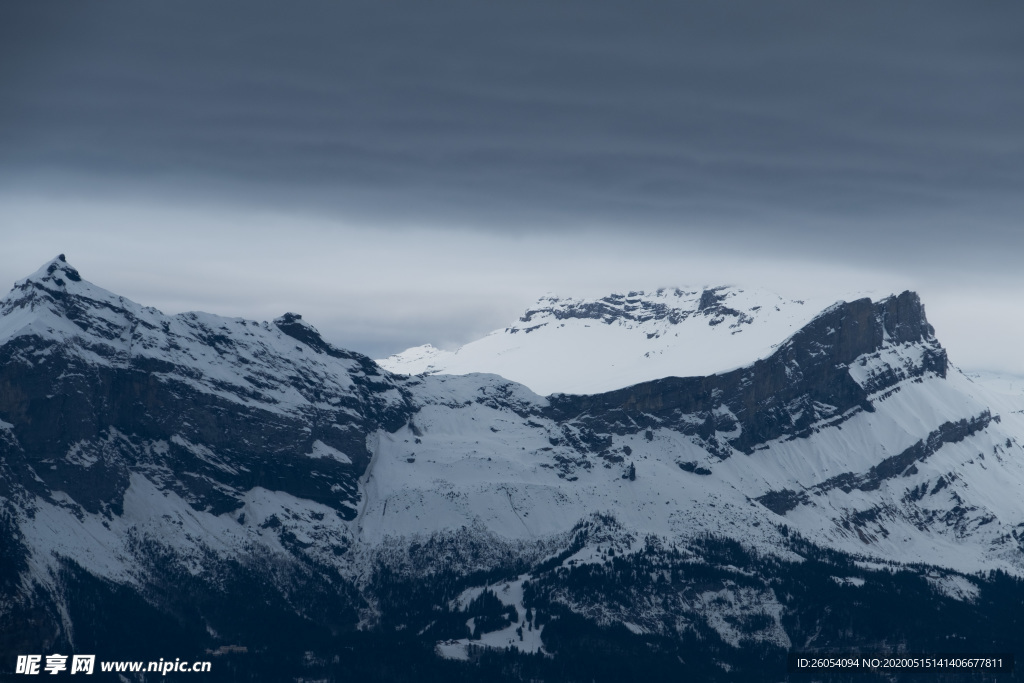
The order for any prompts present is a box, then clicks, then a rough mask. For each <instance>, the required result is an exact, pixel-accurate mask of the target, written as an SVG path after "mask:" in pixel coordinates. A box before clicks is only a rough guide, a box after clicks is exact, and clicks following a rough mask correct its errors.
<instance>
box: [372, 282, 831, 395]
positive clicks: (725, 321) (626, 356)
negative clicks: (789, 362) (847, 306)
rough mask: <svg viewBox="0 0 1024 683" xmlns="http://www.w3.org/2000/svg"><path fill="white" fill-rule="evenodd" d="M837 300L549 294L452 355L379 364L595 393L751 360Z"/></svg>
mask: <svg viewBox="0 0 1024 683" xmlns="http://www.w3.org/2000/svg"><path fill="white" fill-rule="evenodd" d="M830 303H832V302H831V301H824V300H821V301H813V300H790V299H784V298H782V297H781V296H779V295H777V294H773V293H771V292H768V291H765V290H755V289H737V288H734V287H715V288H710V289H686V290H684V289H678V288H677V289H659V290H657V291H655V292H630V293H629V294H625V295H623V294H612V295H610V296H607V297H604V298H603V299H594V300H588V299H572V298H566V299H560V298H557V297H554V296H548V297H543V298H541V299H540V300H539V301H538V302H537V303H536V305H534V306H533V307H532V308H530V309H529V310H528V311H526V313H524V314H523V316H522V317H520V318H519V320H517V321H516V322H514V323H513V324H512V325H510V326H508V327H506V328H504V329H500V330H495V331H494V332H492V333H490V334H489V335H487V336H486V337H484V338H483V339H478V340H476V341H473V342H470V343H468V344H466V345H465V346H462V347H461V348H459V349H458V350H456V351H454V352H450V351H443V350H441V349H436V348H434V347H433V346H431V345H429V344H427V345H424V346H417V347H413V348H411V349H407V350H406V351H403V352H402V353H399V354H396V355H393V356H390V357H389V358H385V359H381V360H378V361H377V362H378V363H379V364H380V365H381V366H382V367H384V368H386V369H387V370H390V371H391V372H398V373H403V374H410V375H418V374H421V373H431V374H438V373H442V374H452V375H461V374H467V373H471V372H486V373H493V374H496V375H501V376H502V377H505V378H507V379H511V380H513V381H515V382H519V383H521V384H525V385H526V386H528V387H530V388H531V389H532V390H533V391H535V392H537V393H538V394H542V395H548V394H552V393H556V392H561V393H571V394H594V393H600V392H603V391H611V390H613V389H619V388H621V387H625V386H629V385H632V384H637V383H639V382H645V381H649V380H653V379H659V378H661V377H672V376H675V377H691V376H703V375H711V374H715V373H717V372H722V371H724V370H731V369H733V368H736V367H740V366H742V365H747V364H749V363H752V362H753V361H755V360H757V359H758V358H762V357H764V356H766V355H768V354H770V353H771V352H772V349H773V348H775V346H776V345H778V344H779V342H782V341H783V340H784V339H786V338H787V337H789V335H791V334H792V333H793V332H796V331H797V330H798V329H800V328H801V327H803V325H805V324H806V323H807V322H808V321H810V320H811V319H812V318H813V317H814V316H815V315H817V314H818V313H819V312H820V311H821V310H822V309H823V308H824V307H825V306H826V305H827V304H830Z"/></svg>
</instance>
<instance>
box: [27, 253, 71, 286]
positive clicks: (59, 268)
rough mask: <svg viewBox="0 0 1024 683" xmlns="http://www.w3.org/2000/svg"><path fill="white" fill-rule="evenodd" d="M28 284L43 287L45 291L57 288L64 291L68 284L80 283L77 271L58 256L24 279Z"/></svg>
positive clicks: (62, 255) (64, 258)
mask: <svg viewBox="0 0 1024 683" xmlns="http://www.w3.org/2000/svg"><path fill="white" fill-rule="evenodd" d="M26 280H27V281H28V282H33V283H37V284H40V285H43V286H44V287H46V288H47V289H50V288H52V287H57V288H60V289H66V288H67V283H68V282H82V276H81V275H80V274H79V273H78V270H77V269H76V268H75V267H74V266H72V265H71V264H70V263H68V260H67V258H66V257H65V256H64V254H58V255H57V256H56V257H55V258H52V259H50V260H49V261H47V262H46V263H44V264H43V265H42V267H40V268H39V270H37V271H36V272H34V273H32V274H31V275H29V276H28V278H26Z"/></svg>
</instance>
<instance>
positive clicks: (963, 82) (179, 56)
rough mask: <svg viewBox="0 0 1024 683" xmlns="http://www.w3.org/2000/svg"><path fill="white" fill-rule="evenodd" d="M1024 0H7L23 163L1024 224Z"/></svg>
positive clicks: (953, 232) (485, 216) (780, 234)
mask: <svg viewBox="0 0 1024 683" xmlns="http://www.w3.org/2000/svg"><path fill="white" fill-rule="evenodd" d="M1022 20H1024V5H1020V4H1019V3H1013V4H1011V3H961V4H959V5H953V4H946V3H942V2H906V3H881V2H858V3H820V2H801V3H791V2H770V3H763V2H714V3H712V2H697V3H625V2H622V3H606V2H585V3H584V2H579V3H572V2H543V3H540V2H515V3H504V4H500V5H499V4H497V3H489V2H487V3H468V2H467V3H452V2H445V3H412V2H397V3H396V2H366V3H360V2H346V3H335V2H319V1H306V2H300V3H266V2H244V3H240V2H239V3H227V2H217V3H207V2H198V1H179V2H145V3H140V2H104V3H79V2H67V3H60V2H47V3H28V2H14V3H5V5H4V7H3V8H2V9H0V79H2V80H0V88H2V95H3V97H2V100H0V102H2V104H0V149H2V150H3V151H2V154H0V174H2V177H0V180H2V182H3V183H5V184H7V185H9V186H12V187H14V186H17V187H21V186H31V185H33V184H44V183H54V182H56V180H55V178H63V179H64V182H66V183H68V184H70V185H75V184H79V183H87V182H88V183H94V184H95V186H96V187H101V186H102V187H120V186H125V184H128V185H127V186H128V187H134V188H137V189H138V190H139V191H143V190H150V191H158V192H159V191H164V190H167V189H168V188H171V189H173V190H175V191H177V190H188V191H192V192H203V191H208V192H211V193H220V194H222V195H224V196H231V197H233V198H234V200H237V201H247V202H261V201H266V202H270V203H279V204H288V203H295V204H303V205H306V206H313V207H320V208H322V209H324V210H327V211H339V210H341V211H343V212H345V213H346V214H347V215H348V216H350V217H353V216H354V217H362V218H365V219H372V220H376V221H381V222H384V223H387V222H389V221H395V222H403V221H405V222H407V221H411V220H418V221H423V222H427V223H438V224H444V223H454V224H460V225H470V226H477V227H478V228H479V229H510V227H515V228H518V229H529V228H531V226H532V227H534V228H536V227H543V228H544V229H553V228H561V229H567V230H568V229H572V228H573V227H574V226H594V225H598V226H602V225H604V226H607V225H612V226H615V225H624V226H628V227H629V229H637V228H647V229H651V230H658V229H660V230H671V231H673V232H675V233H679V232H683V233H685V232H687V231H691V232H698V231H699V229H700V228H704V229H706V228H714V229H717V230H719V231H726V232H730V233H734V234H744V235H746V236H748V237H751V238H753V239H755V240H756V239H761V240H762V241H763V242H765V243H767V242H769V241H775V242H780V241H781V242H784V243H788V242H791V241H792V239H793V238H799V239H800V240H801V242H800V246H801V247H809V248H815V247H817V248H831V247H832V246H833V245H834V244H836V242H837V241H840V242H851V241H856V240H851V234H853V233H856V235H858V236H861V237H884V238H885V239H886V243H887V244H890V245H892V244H899V245H903V244H910V243H913V242H920V241H922V239H924V240H925V241H926V242H927V243H931V244H933V245H937V246H940V247H941V246H942V245H947V246H948V245H953V246H954V247H955V246H957V245H961V244H968V243H969V244H977V243H979V242H984V241H985V239H988V240H992V241H999V240H1002V241H1004V242H1005V241H1007V240H1009V241H1010V243H1011V244H1013V245H1015V246H1018V247H1019V246H1024V245H1022V242H1021V238H1020V236H1019V233H1020V231H1019V229H1018V225H1019V220H1018V218H1019V216H1020V215H1021V209H1022V208H1024V206H1022V205H1024V195H1022V193H1021V192H1020V189H1021V188H1022V187H1024V161H1022V159H1024V116H1021V112H1022V111H1024V87H1021V85H1022V83H1024V41H1022V40H1020V32H1019V31H1020V26H1021V25H1022V23H1024V22H1022ZM965 234H966V235H967V237H966V238H964V237H963V236H964V235H965ZM965 240H966V241H965Z"/></svg>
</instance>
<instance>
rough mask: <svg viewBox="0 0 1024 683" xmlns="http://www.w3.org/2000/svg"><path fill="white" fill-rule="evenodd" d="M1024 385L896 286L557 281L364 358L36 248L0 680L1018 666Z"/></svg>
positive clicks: (294, 323)
mask: <svg viewBox="0 0 1024 683" xmlns="http://www.w3.org/2000/svg"><path fill="white" fill-rule="evenodd" d="M1022 384H1024V383H1015V382H1014V381H1013V379H1012V378H1005V377H999V376H990V375H984V376H983V375H973V376H969V375H967V374H964V373H963V372H961V371H960V370H958V369H957V368H956V366H955V365H953V364H952V363H951V362H950V359H948V358H947V355H946V351H945V349H944V348H943V347H942V345H941V344H940V343H939V340H938V339H936V337H935V335H934V331H933V329H932V327H931V326H930V325H929V324H928V322H927V319H926V317H925V311H924V306H923V304H922V303H921V301H920V300H919V298H918V296H917V295H916V294H914V293H912V292H903V293H901V294H897V295H892V296H885V297H879V298H876V299H874V300H872V299H871V298H861V299H856V300H853V301H842V302H820V301H819V302H815V301H812V300H802V301H792V300H784V299H782V298H780V297H778V296H777V295H774V294H770V293H767V292H761V291H754V290H740V289H735V288H729V287H711V288H697V289H667V290H658V291H657V292H653V293H643V292H632V293H629V294H624V295H610V296H607V297H605V298H603V299H595V300H579V299H559V298H557V297H545V298H544V299H542V300H541V301H540V302H538V304H537V305H536V306H534V307H532V308H531V309H530V310H528V311H527V312H526V313H524V315H523V316H522V317H521V318H520V319H519V320H518V321H517V322H516V323H515V324H513V325H510V326H509V327H507V328H505V329H502V330H498V331H496V332H495V333H493V334H491V335H488V336H487V337H485V338H483V339H481V340H478V341H475V342H472V343H470V344H467V345H465V346H463V347H462V348H461V349H459V350H458V351H456V352H445V351H440V350H437V349H433V348H432V347H430V346H422V347H416V348H414V349H409V350H408V351H405V352H403V353H401V354H398V355H396V356H392V357H390V358H388V359H384V360H381V361H376V362H375V361H373V360H372V359H370V358H368V357H366V356H363V355H361V354H359V353H357V352H354V351H349V350H344V349H339V348H337V347H335V346H333V345H331V344H330V343H328V342H327V341H325V340H324V339H323V338H322V337H321V336H320V335H319V333H318V332H317V331H316V329H315V328H314V327H312V326H311V325H309V324H308V323H307V322H306V321H305V320H303V319H302V317H301V316H300V315H297V314H294V313H287V314H284V315H282V316H281V317H280V318H277V319H276V320H274V321H271V322H257V321H250V320H243V319H240V318H225V317H220V316H216V315H210V314H206V313H184V314H179V315H165V314H163V313H161V312H160V311H158V310H156V309H153V308H148V307H145V306H141V305H139V304H136V303H134V302H132V301H129V300H127V299H125V298H123V297H121V296H118V295H116V294H114V293H111V292H109V291H106V290H104V289H102V288H100V287H98V286H96V285H93V284H90V283H89V282H87V281H86V280H84V279H83V278H82V277H81V275H80V274H79V273H78V271H77V270H76V269H75V268H73V267H72V266H71V265H70V264H69V263H68V262H67V261H66V259H65V258H64V257H63V256H60V257H58V258H56V259H54V260H53V261H51V262H49V263H47V264H45V265H44V266H43V267H42V268H40V270H38V271H37V272H36V273H34V274H33V275H31V276H29V277H28V278H26V279H24V280H21V281H19V282H17V283H16V284H15V286H14V288H13V289H12V290H11V292H10V293H9V294H8V295H7V296H6V297H5V298H4V299H3V300H0V505H2V510H0V668H2V669H3V673H4V674H5V675H7V674H10V673H11V672H12V671H13V667H14V660H15V656H16V655H18V654H27V653H39V652H42V653H50V652H61V653H64V652H73V653H95V654H97V655H98V656H99V657H100V658H103V657H106V658H108V659H122V660H123V659H138V660H143V659H158V658H161V657H163V658H167V657H168V656H170V657H171V658H174V657H181V658H182V659H191V660H200V659H210V660H212V661H213V672H214V674H213V678H211V680H225V681H243V680H244V681H249V680H252V681H282V680H295V681H300V680H301V681H343V680H344V681H348V680H361V681H362V680H381V681H412V680H417V681H421V680H445V681H451V680H455V681H459V680H466V681H469V680H488V681H491V680H493V681H527V680H544V681H577V680H578V681H592V680H607V681H618V680H666V679H668V678H670V677H671V678H674V679H680V677H685V678H686V679H687V680H689V679H696V680H728V681H731V680H737V681H748V680H765V681H778V680H785V679H787V677H789V678H793V679H794V680H796V679H800V680H804V678H801V676H806V675H805V674H787V673H786V656H787V654H788V653H789V652H870V653H898V652H952V653H965V652H973V653H984V652H990V653H994V652H999V653H1006V652H1009V653H1012V652H1014V651H1017V650H1021V649H1020V648H1019V647H1017V646H1018V645H1020V644H1021V641H1022V640H1024V629H1022V628H1021V625H1020V621H1019V619H1020V617H1019V614H1020V613H1021V610H1020V608H1021V606H1022V605H1024V582H1022V580H1021V578H1022V576H1024V550H1022V548H1024V506H1022V505H1021V500H1022V498H1024V495H1022V494H1024V390H1021V389H1020V387H1021V386H1022ZM1021 651H1024V650H1021ZM8 669H9V670H8ZM126 676H127V674H126ZM842 676H843V675H842V674H839V673H833V674H823V676H822V678H820V679H816V680H825V679H829V680H832V679H834V680H840V679H842ZM1009 676H1011V677H1012V675H1009ZM939 678H941V676H939ZM125 680H138V681H143V680H149V679H146V678H145V677H144V676H143V675H139V677H138V678H135V679H132V678H126V679H125ZM167 680H174V679H172V678H170V677H168V678H167ZM182 680H184V678H183V679H182ZM950 680H953V678H950ZM957 680H962V679H957Z"/></svg>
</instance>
